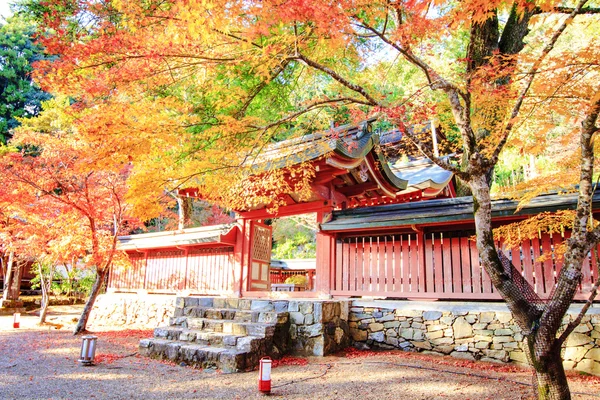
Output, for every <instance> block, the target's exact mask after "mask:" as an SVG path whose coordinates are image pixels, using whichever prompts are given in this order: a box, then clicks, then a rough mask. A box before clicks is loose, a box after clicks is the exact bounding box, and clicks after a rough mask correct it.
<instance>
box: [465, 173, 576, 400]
mask: <svg viewBox="0 0 600 400" xmlns="http://www.w3.org/2000/svg"><path fill="white" fill-rule="evenodd" d="M469 184H470V186H471V189H472V190H473V204H474V205H473V207H474V210H473V211H474V216H475V229H476V232H477V236H476V240H477V249H478V252H479V256H480V257H481V262H482V265H483V267H484V268H485V270H486V271H487V273H488V275H489V276H490V278H491V280H492V283H493V284H494V287H495V288H496V289H498V291H499V292H500V294H501V295H502V297H503V298H504V300H505V301H506V304H507V306H508V308H509V309H510V311H511V313H512V315H513V317H514V319H515V321H516V322H517V324H518V325H519V327H520V328H521V329H522V331H523V334H524V336H525V337H526V338H527V345H528V346H529V352H528V356H529V361H530V364H531V365H532V366H533V368H534V370H535V374H536V379H537V383H538V398H539V399H552V400H554V399H561V400H563V399H570V398H571V396H570V392H569V386H568V383H567V377H566V375H565V371H564V368H563V365H562V358H561V354H560V351H561V342H560V341H559V340H557V339H556V332H557V331H558V328H559V327H560V321H561V320H562V317H563V315H564V312H562V313H561V312H560V311H562V310H557V312H556V313H554V314H553V315H552V316H553V322H556V321H554V318H557V321H558V323H557V324H551V323H549V322H547V321H546V320H545V318H542V317H546V318H548V317H549V315H548V314H547V313H548V311H547V312H546V314H544V315H543V314H542V311H543V310H542V309H541V308H540V307H539V304H535V302H533V301H532V300H533V299H531V298H529V297H528V294H527V293H525V292H524V291H522V290H521V288H519V287H518V286H517V285H516V284H515V281H514V280H513V279H512V275H511V274H510V273H508V272H507V271H506V269H505V267H504V266H503V265H502V262H501V261H500V258H499V255H498V251H497V249H496V245H495V243H494V237H493V230H492V213H491V212H492V208H491V198H490V193H489V184H488V180H487V177H486V174H485V172H482V173H481V174H479V175H473V176H472V179H471V181H469ZM564 268H566V267H564ZM571 298H572V297H571ZM540 318H542V325H543V326H542V327H541V328H540Z"/></svg>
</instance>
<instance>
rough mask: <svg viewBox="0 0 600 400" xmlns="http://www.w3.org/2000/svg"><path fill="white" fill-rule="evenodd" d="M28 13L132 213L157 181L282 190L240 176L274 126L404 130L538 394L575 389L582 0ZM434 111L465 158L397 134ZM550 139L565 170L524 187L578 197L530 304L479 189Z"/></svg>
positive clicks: (584, 118) (265, 192)
mask: <svg viewBox="0 0 600 400" xmlns="http://www.w3.org/2000/svg"><path fill="white" fill-rule="evenodd" d="M34 3H35V4H34V5H35V7H32V8H31V9H32V11H33V12H34V13H36V15H38V17H39V18H41V19H43V20H44V24H45V26H48V27H49V28H50V29H52V30H53V31H52V32H50V33H49V35H48V36H46V37H45V38H44V39H43V44H44V46H45V47H46V49H47V50H48V51H49V52H51V53H53V54H57V55H60V56H59V58H58V59H56V60H53V61H49V60H46V61H42V62H39V63H38V64H37V72H36V73H37V77H38V79H39V81H40V82H41V84H42V85H43V87H44V88H48V89H49V90H51V91H53V92H60V93H64V94H66V95H70V96H72V97H73V98H75V99H77V104H78V107H80V108H81V109H82V110H84V112H83V115H82V116H81V121H82V123H85V125H86V129H85V131H84V132H83V133H82V135H83V136H84V137H85V140H86V141H88V142H90V143H96V142H99V141H104V142H108V143H109V144H108V145H106V146H102V149H101V150H99V151H104V152H106V154H108V153H109V152H111V153H115V154H119V155H120V156H121V157H122V158H123V159H127V160H129V161H132V163H133V165H134V169H133V170H132V173H131V174H130V178H129V184H130V192H129V194H128V196H129V200H130V201H132V204H134V206H135V208H136V210H137V212H138V215H140V216H142V217H143V216H148V215H151V214H152V213H155V212H156V210H157V209H158V206H154V204H156V203H155V202H154V199H157V198H159V197H160V196H161V195H162V193H163V190H164V188H165V186H167V188H168V189H169V190H173V189H174V188H177V187H187V186H189V187H196V188H198V189H199V191H200V192H201V193H202V194H203V196H204V197H205V198H207V199H217V200H220V201H221V202H225V203H226V202H227V201H230V204H233V205H236V204H237V205H239V204H240V201H242V200H245V199H248V198H249V197H253V196H247V193H254V194H258V196H254V201H255V202H257V204H268V202H267V200H269V201H274V198H275V199H276V194H277V191H278V190H282V186H283V185H284V184H289V183H285V182H284V180H283V179H282V178H281V176H282V175H283V174H282V173H281V172H277V170H275V171H270V172H269V173H268V174H267V175H266V178H267V179H266V181H267V185H266V188H267V189H262V190H260V191H259V190H257V187H261V185H260V184H258V183H256V182H253V181H252V179H248V177H249V176H250V175H251V174H252V169H251V168H240V167H244V166H250V165H251V164H252V163H256V162H259V161H260V152H261V151H262V150H263V149H264V147H265V146H266V144H268V143H269V142H271V141H273V140H277V139H278V138H280V137H282V136H284V135H285V132H290V131H292V132H297V133H298V134H301V133H306V132H311V131H314V130H317V129H323V128H326V127H327V126H328V124H329V121H330V120H331V119H334V120H336V121H337V120H343V119H346V120H349V121H358V120H361V119H364V118H366V117H369V116H378V117H379V118H380V119H381V120H383V121H387V123H389V124H392V125H395V126H397V127H399V129H401V130H404V131H405V132H404V133H405V135H406V136H407V137H408V138H409V139H411V140H412V142H413V144H414V146H415V147H416V148H417V149H418V150H419V151H420V152H422V153H423V154H425V155H427V156H428V157H429V158H431V159H432V160H433V161H434V162H435V163H437V164H438V165H440V166H442V167H444V168H446V169H448V170H451V171H453V172H454V174H455V175H456V176H457V177H458V178H460V179H461V180H462V181H463V182H464V183H465V184H466V185H467V186H468V187H469V188H470V190H471V191H472V194H473V197H474V200H475V209H474V217H475V222H476V230H477V239H476V241H477V248H478V250H479V254H480V258H481V262H482V265H483V266H484V268H485V269H486V271H487V272H488V274H489V275H490V277H491V279H492V281H493V283H494V285H495V287H496V288H497V289H498V291H499V292H500V293H501V294H502V296H503V297H504V299H505V300H506V301H507V304H508V307H509V308H510V310H511V311H512V313H513V315H514V317H515V320H516V321H517V322H518V324H519V326H520V327H521V329H522V330H523V332H525V333H526V337H527V339H526V340H527V345H528V348H529V351H528V354H529V356H530V359H531V363H532V365H533V367H534V369H535V372H536V376H537V380H538V395H539V397H540V398H569V397H570V394H569V390H568V385H567V380H566V377H565V373H564V370H563V367H562V364H561V362H560V348H561V345H562V343H563V342H564V340H565V339H566V335H568V332H570V331H571V330H572V329H574V324H573V323H572V324H570V325H569V327H568V329H567V332H565V333H562V334H561V335H557V332H558V329H559V328H560V324H561V320H562V317H563V315H564V314H565V312H566V311H567V308H568V306H569V304H570V303H571V301H572V299H573V296H574V294H575V291H576V288H577V285H578V282H579V279H580V276H581V265H582V260H583V259H584V257H585V256H586V255H587V254H588V253H589V251H590V249H591V248H593V246H595V245H596V244H597V243H598V242H599V241H600V228H598V227H596V226H595V225H593V224H592V222H591V220H590V217H589V214H590V212H589V211H590V206H591V200H590V199H591V194H592V177H593V175H594V173H593V167H594V164H595V162H594V160H595V158H594V141H593V135H594V134H595V133H596V132H597V130H598V126H597V117H598V113H599V112H600V88H599V86H598V85H599V84H598V82H599V80H598V79H597V77H598V72H599V71H598V63H597V54H598V50H599V49H598V46H599V43H598V41H597V40H595V41H594V40H593V38H594V37H597V34H598V31H599V25H598V24H599V21H598V8H596V7H597V5H596V3H595V2H594V1H587V0H581V1H578V2H572V3H569V2H567V3H563V2H559V1H552V0H546V1H515V2H504V1H490V2H480V1H463V2H445V1H432V2H418V1H412V0H406V1H389V0H388V1H361V0H342V1H339V2H334V3H333V2H327V1H308V0H289V1H284V2H272V1H260V2H255V1H223V0H213V1H203V2H195V1H183V0H161V1H159V0H155V1H146V2H139V1H135V0H120V1H105V2H88V1H85V0H60V1H52V2H45V1H40V2H34ZM406 78H410V79H406ZM86 111H87V113H86ZM432 118H436V119H437V120H438V121H439V122H440V123H441V125H442V126H443V127H444V130H445V131H446V132H448V133H451V134H452V135H451V136H452V137H453V139H454V145H455V146H457V147H458V148H460V149H461V151H462V160H460V161H458V162H453V161H452V160H448V159H442V158H438V157H435V155H434V154H433V152H432V151H431V148H430V146H429V145H428V144H427V143H424V142H422V141H421V140H420V138H419V137H417V136H414V135H412V134H411V132H410V131H409V130H407V129H406V127H407V126H408V125H410V124H413V123H421V122H425V121H428V120H431V119H432ZM557 124H560V125H561V126H562V127H563V128H564V129H563V132H561V135H556V134H555V133H556V132H555V131H554V130H553V127H554V126H555V125H557ZM557 137H558V139H557ZM555 139H556V140H562V141H563V143H567V142H573V141H578V142H579V143H580V145H579V146H578V147H577V146H572V147H571V148H570V149H572V150H573V151H572V152H571V153H570V154H566V153H565V155H564V157H563V158H564V160H565V166H568V167H567V168H563V169H562V171H565V172H568V174H566V175H565V174H561V175H560V178H554V179H548V177H545V184H544V185H536V186H535V188H537V189H538V191H539V190H547V189H548V188H549V185H548V184H554V183H556V182H557V179H560V181H561V183H563V184H564V183H577V184H578V191H579V203H578V207H577V212H576V216H575V218H574V223H573V233H572V237H571V239H570V240H569V241H568V244H567V249H566V250H565V255H564V267H563V268H562V270H561V273H560V276H559V278H558V285H557V287H556V290H555V291H554V294H553V296H552V298H551V299H549V300H548V303H547V304H546V305H545V306H544V307H541V308H540V307H538V306H537V305H536V304H533V303H531V302H529V301H528V299H527V298H526V296H525V294H524V293H523V292H522V291H520V290H519V288H518V287H517V286H516V285H515V283H514V282H513V281H512V280H511V279H510V274H509V272H508V270H507V268H506V266H505V265H504V264H503V263H502V261H501V260H502V259H503V258H502V255H501V253H499V252H498V250H497V249H496V248H495V246H494V241H493V231H492V225H491V198H490V185H491V176H492V174H493V170H494V167H495V166H496V165H497V163H498V160H499V158H500V156H501V153H502V151H503V149H504V148H505V147H506V146H507V145H510V146H513V147H514V148H517V149H520V150H521V151H523V152H528V151H531V152H540V151H542V149H544V148H547V147H548V146H549V143H550V142H551V141H552V140H555ZM574 147H577V148H574ZM115 158H118V156H117V155H115V156H114V157H113V158H112V159H113V160H114V159H115ZM567 161H568V162H567ZM294 173H295V174H299V175H300V179H299V180H298V185H297V187H295V188H293V189H295V190H296V191H302V190H303V189H306V187H307V185H308V183H309V182H310V177H311V171H304V172H303V171H301V170H298V171H294ZM555 175H558V174H555ZM540 179H544V177H543V176H541V177H540ZM240 185H241V186H240ZM253 185H254V186H253ZM240 187H241V188H242V189H243V190H246V191H245V192H244V195H240ZM262 187H263V188H264V186H262ZM225 188H236V189H235V190H229V189H225ZM288 189H290V188H289V187H288ZM534 193H535V191H534ZM531 195H533V194H531ZM531 195H530V196H531ZM260 196H262V198H260V199H258V200H257V199H256V197H260ZM240 197H241V198H242V200H240ZM232 208H236V207H232Z"/></svg>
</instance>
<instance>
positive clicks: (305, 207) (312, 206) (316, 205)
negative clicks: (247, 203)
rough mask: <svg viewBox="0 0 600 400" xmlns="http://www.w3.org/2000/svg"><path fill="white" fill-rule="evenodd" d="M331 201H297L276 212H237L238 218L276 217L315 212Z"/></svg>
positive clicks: (328, 204) (328, 206)
mask: <svg viewBox="0 0 600 400" xmlns="http://www.w3.org/2000/svg"><path fill="white" fill-rule="evenodd" d="M330 207H331V202H330V201H329V200H325V201H321V200H319V201H313V202H310V203H298V204H294V205H291V206H283V207H279V209H278V210H277V212H276V213H271V212H268V211H267V210H266V209H262V210H253V211H246V212H240V213H238V216H239V218H242V219H259V218H276V217H285V216H288V215H297V214H306V213H311V212H317V211H320V210H323V209H325V208H330Z"/></svg>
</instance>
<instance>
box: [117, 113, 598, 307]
mask: <svg viewBox="0 0 600 400" xmlns="http://www.w3.org/2000/svg"><path fill="white" fill-rule="evenodd" d="M384 141H389V137H387V138H386V135H379V134H376V133H373V132H372V130H371V125H370V123H369V122H367V123H365V124H363V125H361V126H359V127H355V126H344V127H340V128H338V129H337V130H336V131H335V132H334V133H333V134H332V133H331V132H327V133H319V134H313V135H309V136H305V137H303V138H300V139H294V140H290V141H285V142H282V143H280V144H278V145H276V146H273V147H272V148H271V149H269V150H268V151H267V152H266V154H265V155H264V160H266V161H265V165H263V166H261V168H285V167H287V166H290V165H293V164H297V163H300V162H310V163H311V164H312V165H313V166H314V168H315V171H316V176H315V177H314V179H313V182H312V185H311V188H312V196H311V198H310V199H308V200H306V201H300V200H299V196H298V195H297V194H296V193H286V194H285V199H286V204H285V206H283V207H280V208H279V209H278V213H277V215H272V214H270V213H269V212H268V211H267V210H266V209H265V208H261V209H253V210H241V211H239V212H238V213H237V221H236V223H234V224H231V225H218V226H210V227H203V228H194V229H185V230H183V231H175V232H160V233H149V234H141V235H132V236H126V237H122V238H121V249H122V250H124V251H126V252H127V253H128V254H129V256H130V258H131V261H132V267H131V268H121V269H119V268H113V270H112V271H111V275H110V281H109V290H112V291H148V292H157V293H180V294H207V295H209V294H210V295H236V296H243V297H281V296H288V297H309V298H312V297H330V296H334V297H336V296H339V297H351V296H373V297H384V298H411V299H412V298H419V299H477V300H494V299H499V298H500V297H499V295H498V294H497V293H495V292H494V289H493V287H492V285H491V283H490V281H489V278H488V277H487V274H486V273H485V271H484V270H483V269H482V268H481V266H480V264H479V260H478V255H477V250H476V248H475V244H474V242H473V241H471V240H469V238H470V237H471V236H472V235H473V234H474V223H473V212H472V210H473V204H472V200H471V199H470V198H456V197H455V192H454V186H453V179H452V178H453V177H452V174H451V173H450V172H447V171H445V170H443V169H441V168H440V167H438V166H436V165H434V164H432V163H431V162H429V161H428V160H425V159H421V160H416V161H412V162H408V163H404V164H401V165H400V164H396V165H390V164H388V162H387V161H386V160H385V159H384V158H383V156H382V154H381V151H380V142H384ZM284 150H285V151H284ZM290 150H291V151H290ZM280 154H289V155H288V156H281V157H279V155H280ZM261 168H258V169H257V170H260V169H261ZM182 194H183V195H192V196H193V195H195V192H194V190H193V189H191V190H185V191H182ZM575 201H576V199H575V198H574V197H569V196H558V195H548V196H542V197H540V198H537V199H535V200H534V201H532V202H531V203H530V204H529V205H528V206H526V207H524V208H523V209H521V210H520V211H519V212H517V213H515V210H516V206H517V204H516V202H514V201H509V200H498V201H495V202H494V205H493V207H494V208H493V209H494V220H495V221H496V223H497V224H503V223H507V222H512V221H515V220H518V219H523V218H526V217H527V216H528V215H534V214H537V213H539V212H540V211H556V210H558V209H567V208H574V206H575ZM595 201H596V202H595V203H594V204H595V205H596V204H597V205H600V197H597V198H595ZM310 212H312V213H316V215H317V221H318V222H319V231H318V233H317V239H316V241H317V243H316V247H317V261H316V276H315V278H314V285H312V287H311V289H312V290H309V291H296V292H285V293H281V292H273V291H271V286H270V284H271V282H270V261H271V227H270V226H268V225H266V224H265V223H264V221H265V220H266V219H269V218H273V217H282V216H289V215H296V214H304V213H310ZM568 234H569V233H568V232H564V233H563V234H561V235H552V236H550V235H541V236H540V237H539V238H536V239H533V240H526V241H524V242H523V243H522V244H521V246H520V247H519V248H513V249H506V253H507V255H508V256H509V258H511V259H512V261H513V264H514V265H515V266H516V268H517V269H518V270H519V271H520V272H521V273H522V275H523V276H524V277H525V278H526V279H527V280H528V281H529V282H530V283H531V284H532V285H533V287H534V288H535V290H536V292H537V293H538V294H539V295H540V296H541V297H542V298H543V297H545V296H547V295H548V294H549V293H550V291H551V290H552V288H553V285H554V283H555V281H556V277H557V272H558V270H559V269H560V267H561V260H560V259H558V258H555V256H554V252H553V249H554V248H556V246H558V245H559V244H560V243H561V242H562V241H563V240H565V238H566V237H568ZM543 254H545V255H548V257H545V258H544V259H543V261H539V260H538V259H539V257H540V255H543ZM594 263H595V261H594V260H592V259H591V258H590V259H589V260H588V261H587V262H586V265H585V266H584V281H583V283H582V291H581V292H580V294H579V295H578V296H579V297H580V298H583V297H585V295H584V294H585V292H586V291H588V290H589V288H590V287H591V285H592V283H593V281H594V279H595V276H594V275H595V274H596V272H595V271H596V268H595V265H594Z"/></svg>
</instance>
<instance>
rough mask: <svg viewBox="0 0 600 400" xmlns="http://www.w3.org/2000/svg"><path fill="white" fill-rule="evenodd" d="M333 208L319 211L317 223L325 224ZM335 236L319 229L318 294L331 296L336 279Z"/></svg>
mask: <svg viewBox="0 0 600 400" xmlns="http://www.w3.org/2000/svg"><path fill="white" fill-rule="evenodd" d="M331 210H332V208H331V207H327V208H324V209H322V210H320V211H317V223H318V224H321V223H322V222H325V219H326V218H327V217H328V216H329V215H328V213H330V212H331ZM334 265H335V236H333V235H331V234H327V233H325V232H323V231H321V230H320V229H319V231H318V232H317V265H316V282H315V290H316V292H317V294H321V295H327V296H329V295H330V294H331V284H332V282H333V279H335V270H334Z"/></svg>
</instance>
